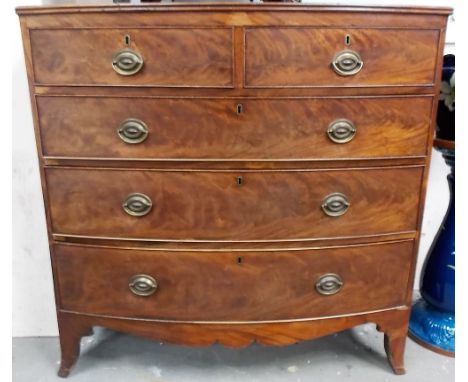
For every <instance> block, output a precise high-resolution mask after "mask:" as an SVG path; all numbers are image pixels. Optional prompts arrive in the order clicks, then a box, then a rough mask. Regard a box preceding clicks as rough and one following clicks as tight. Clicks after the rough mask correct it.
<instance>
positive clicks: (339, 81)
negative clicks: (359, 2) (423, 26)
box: [245, 28, 439, 87]
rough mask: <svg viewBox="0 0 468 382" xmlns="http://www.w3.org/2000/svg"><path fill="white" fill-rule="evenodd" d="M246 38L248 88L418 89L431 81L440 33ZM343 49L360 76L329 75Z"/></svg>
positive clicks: (275, 31)
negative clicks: (358, 63) (352, 55)
mask: <svg viewBox="0 0 468 382" xmlns="http://www.w3.org/2000/svg"><path fill="white" fill-rule="evenodd" d="M347 35H349V36H350V45H346V44H345V39H346V36H347ZM245 39H246V69H245V71H246V80H245V82H246V85H247V86H249V87H276V86H286V87H307V86H376V85H399V84H401V85H415V84H418V85H419V84H433V82H434V73H435V68H436V59H437V47H438V42H439V31H438V30H395V29H317V28H255V29H249V30H247V31H246V37H245ZM343 50H353V51H355V52H357V53H358V54H359V55H360V56H361V59H362V62H363V63H364V65H363V67H362V69H361V71H360V72H359V73H357V74H355V75H351V76H341V75H338V74H336V73H335V72H334V71H333V69H332V68H331V62H332V60H333V58H334V57H335V55H336V54H337V53H338V52H341V51H343Z"/></svg>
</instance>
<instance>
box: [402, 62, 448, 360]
mask: <svg viewBox="0 0 468 382" xmlns="http://www.w3.org/2000/svg"><path fill="white" fill-rule="evenodd" d="M454 72H455V56H453V55H447V56H445V57H444V67H443V73H442V81H445V82H447V83H450V79H451V78H452V74H454ZM452 82H453V81H452ZM445 87H446V88H447V86H445ZM450 106H453V108H452V107H450V108H449V107H448V106H447V104H446V102H444V101H440V103H439V109H438V113H437V132H436V136H437V138H440V139H444V140H446V141H447V140H449V141H455V110H454V107H455V106H454V104H453V105H450ZM450 109H452V110H450ZM439 150H440V151H442V155H443V157H444V159H445V162H446V163H447V164H448V165H449V166H450V168H451V172H450V174H449V175H448V176H447V179H448V183H449V188H450V202H449V207H448V211H447V214H446V215H445V218H444V220H443V222H442V225H441V227H440V229H439V232H438V234H437V235H436V238H435V240H434V242H433V244H432V246H431V249H430V250H429V254H428V256H427V258H426V262H425V264H424V267H423V271H422V275H421V285H420V291H421V296H422V298H421V299H419V300H418V301H417V302H416V303H415V304H414V305H413V309H412V313H411V320H410V325H409V335H410V337H411V338H413V339H414V340H415V341H416V342H418V343H419V344H421V345H423V346H425V347H427V348H429V349H431V350H434V351H436V352H438V353H442V354H445V355H449V356H453V355H454V354H455V150H454V149H453V150H451V149H446V148H444V149H439Z"/></svg>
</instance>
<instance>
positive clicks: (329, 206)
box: [321, 192, 350, 217]
mask: <svg viewBox="0 0 468 382" xmlns="http://www.w3.org/2000/svg"><path fill="white" fill-rule="evenodd" d="M349 205H350V203H349V201H348V198H347V197H346V195H344V194H341V193H339V192H335V193H333V194H330V195H328V196H327V197H326V198H325V199H324V200H323V202H322V205H321V207H322V211H323V212H324V213H325V215H328V216H333V217H336V216H341V215H343V214H345V213H346V211H348V208H349Z"/></svg>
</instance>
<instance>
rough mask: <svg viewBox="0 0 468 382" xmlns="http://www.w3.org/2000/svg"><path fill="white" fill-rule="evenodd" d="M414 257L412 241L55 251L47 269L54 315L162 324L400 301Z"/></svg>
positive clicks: (358, 308) (360, 308) (304, 314)
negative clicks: (52, 278)
mask: <svg viewBox="0 0 468 382" xmlns="http://www.w3.org/2000/svg"><path fill="white" fill-rule="evenodd" d="M412 251H413V242H412V241H407V242H400V243H389V244H379V245H365V246H351V247H343V248H328V249H316V250H300V251H276V252H268V251H266V252H166V251H151V250H136V249H118V248H98V247H80V246H72V245H56V246H55V249H54V263H55V267H56V270H57V272H58V278H57V280H58V289H59V295H60V296H61V297H60V308H61V309H65V310H71V311H77V312H84V313H91V314H104V315H113V316H125V317H137V318H158V319H169V320H190V321H192V320H207V321H248V320H281V319H300V318H310V317H320V316H332V315H339V314H352V313H358V312H364V311H372V310H378V309H385V308H390V307H395V306H399V305H402V304H404V302H405V294H406V289H407V286H408V278H409V271H410V266H411V258H412ZM104 265H105V266H104Z"/></svg>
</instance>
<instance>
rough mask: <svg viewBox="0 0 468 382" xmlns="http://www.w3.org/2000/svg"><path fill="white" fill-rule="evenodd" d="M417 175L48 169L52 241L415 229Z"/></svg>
mask: <svg viewBox="0 0 468 382" xmlns="http://www.w3.org/2000/svg"><path fill="white" fill-rule="evenodd" d="M422 174H423V167H407V168H403V167H402V168H381V169H361V170H328V171H322V170H318V171H313V170H312V171H281V170H279V171H263V172H262V171H254V172H248V171H239V172H235V171H151V170H149V171H143V170H133V169H128V170H110V169H109V170H99V169H79V168H75V169H72V168H69V169H60V168H48V169H46V179H47V184H48V186H49V192H48V195H49V201H50V211H51V218H52V226H53V232H54V233H56V234H62V235H67V234H68V235H84V236H99V237H128V238H141V239H159V240H228V241H243V240H254V241H255V240H261V241H262V240H288V239H309V238H319V237H343V236H359V235H371V234H383V233H392V232H401V231H413V230H415V229H416V224H417V214H415V213H414V209H415V208H417V206H418V200H419V190H420V185H421V177H422Z"/></svg>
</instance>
